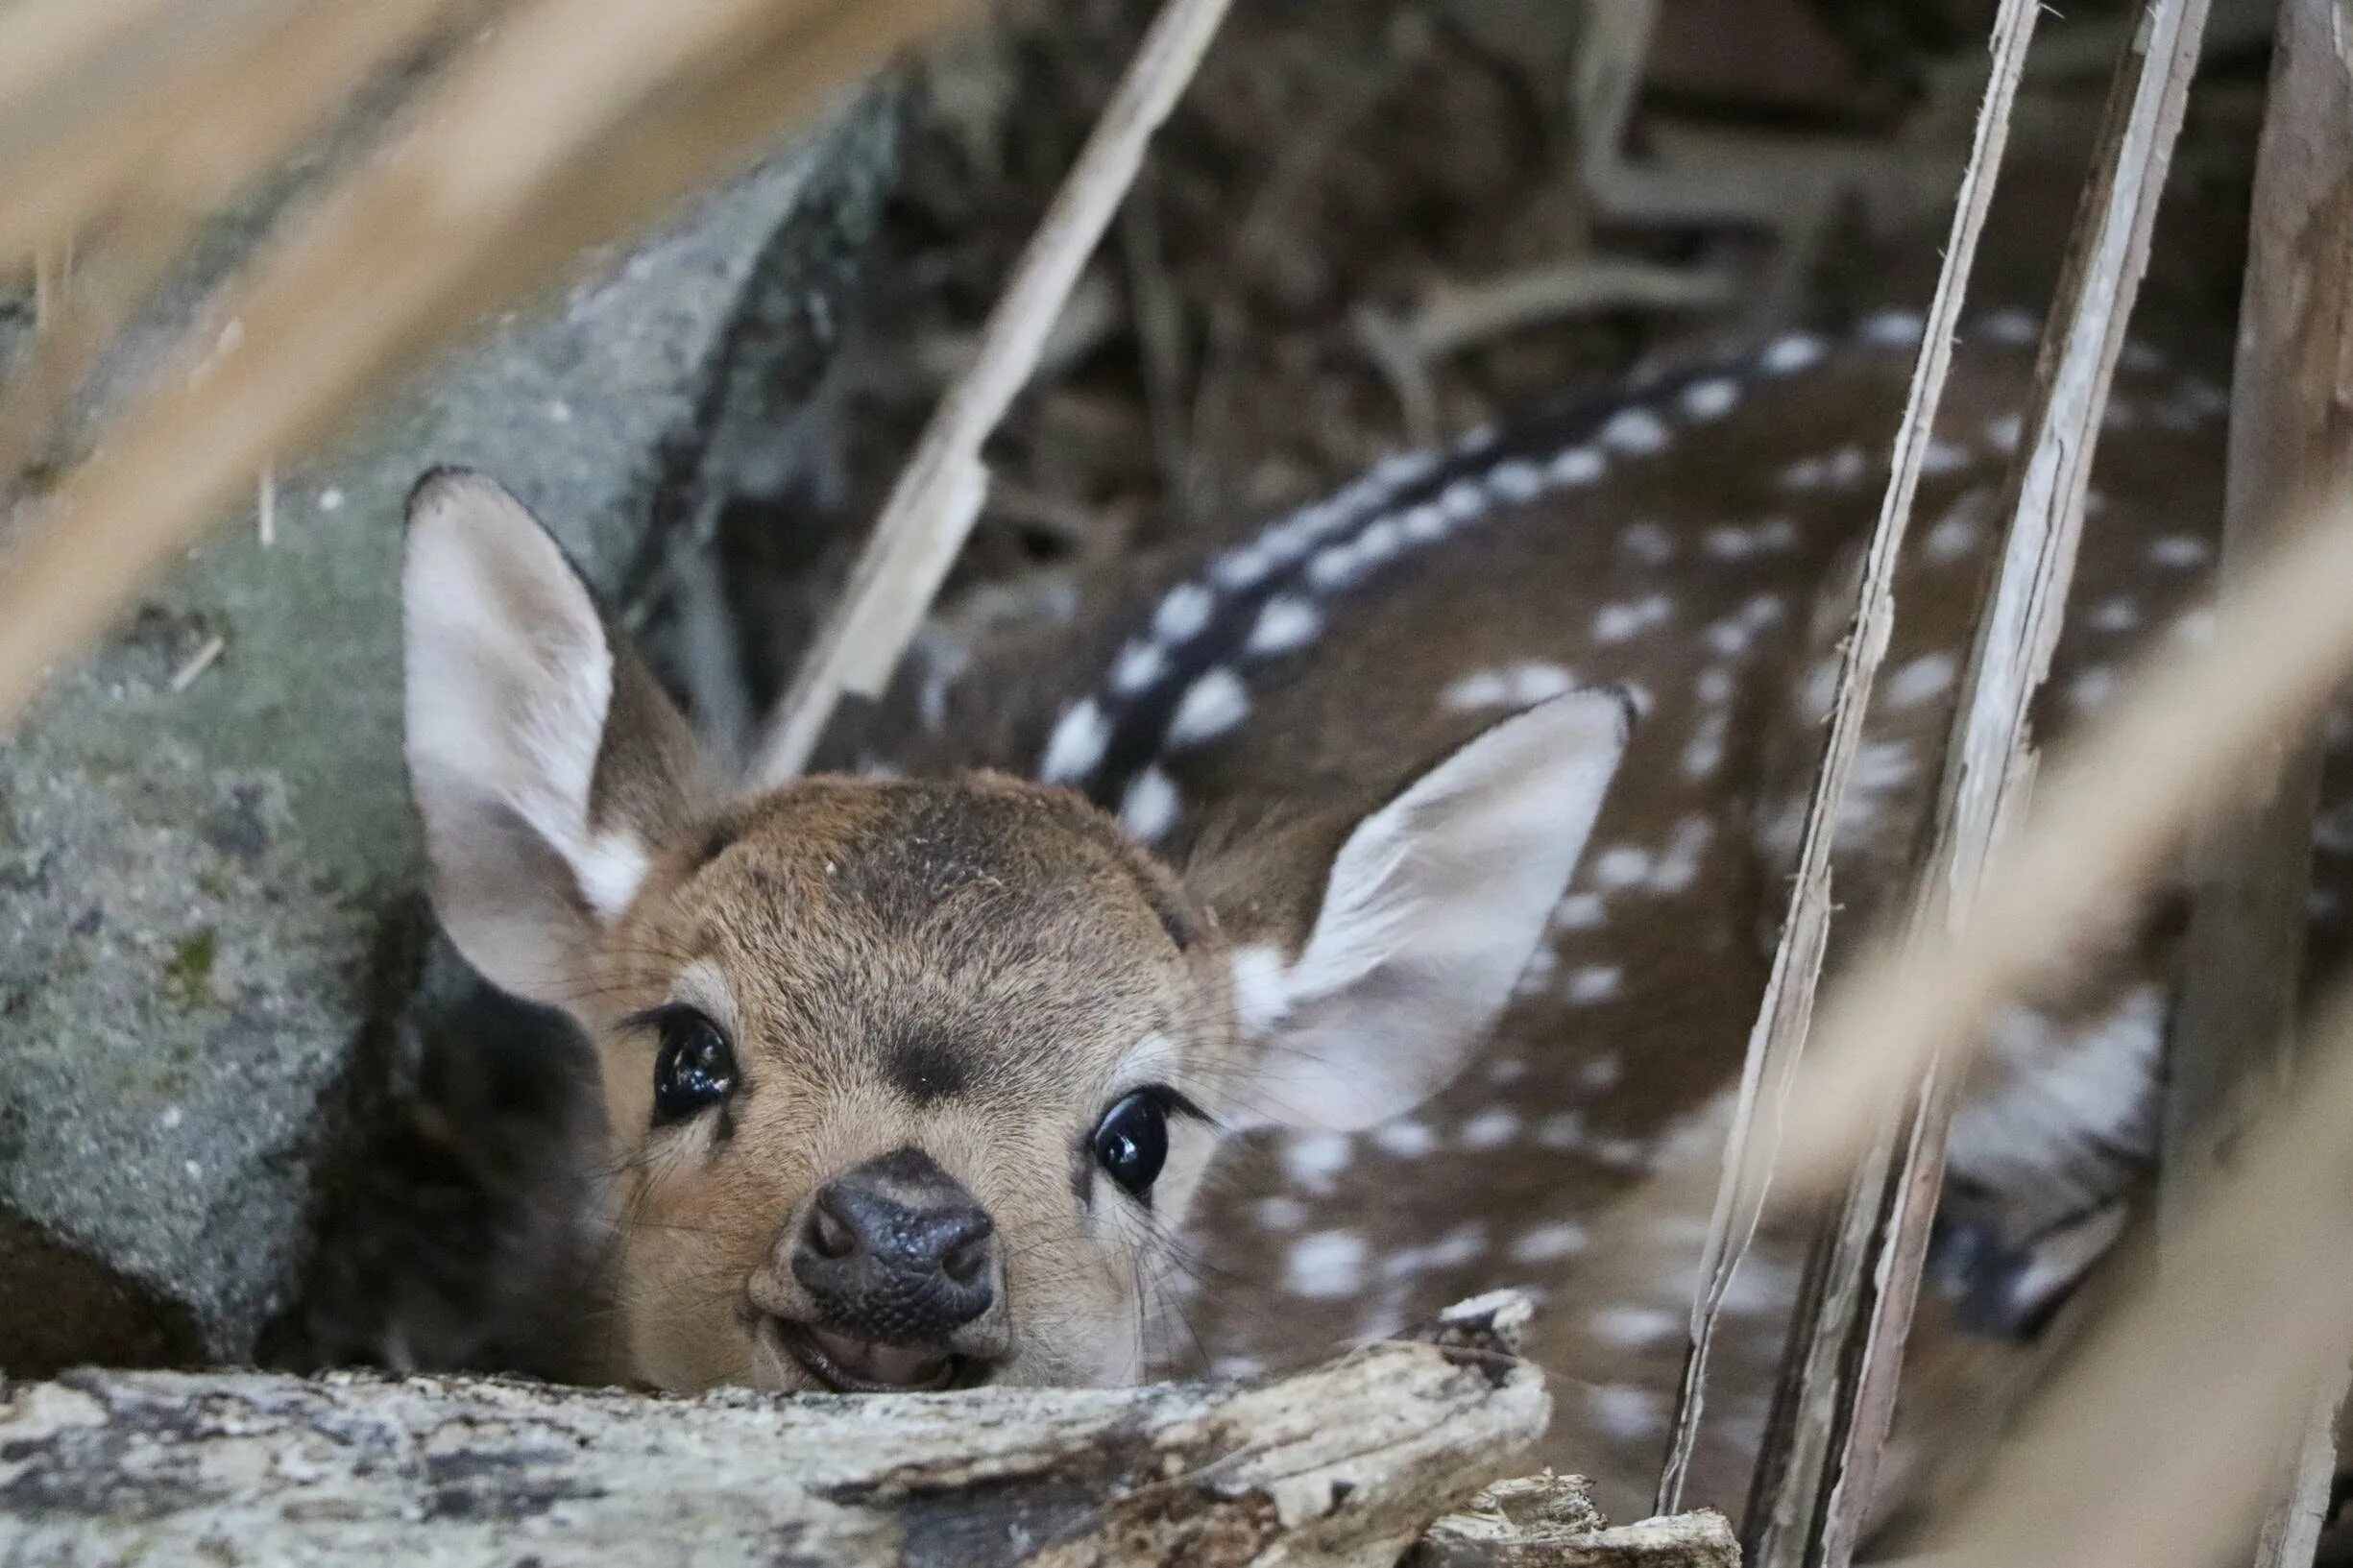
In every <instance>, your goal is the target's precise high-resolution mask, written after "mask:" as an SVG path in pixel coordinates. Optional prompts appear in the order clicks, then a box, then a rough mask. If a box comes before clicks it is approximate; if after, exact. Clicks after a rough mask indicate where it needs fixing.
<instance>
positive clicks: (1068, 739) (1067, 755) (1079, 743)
mask: <svg viewBox="0 0 2353 1568" xmlns="http://www.w3.org/2000/svg"><path fill="white" fill-rule="evenodd" d="M1110 743H1111V720H1110V718H1109V716H1108V715H1106V714H1105V713H1104V711H1103V709H1102V708H1101V707H1100V706H1098V705H1097V703H1096V702H1095V700H1094V699H1093V698H1092V697H1089V698H1088V699H1087V700H1085V701H1084V702H1080V703H1077V704H1074V705H1073V706H1072V708H1071V710H1070V712H1066V713H1064V714H1063V715H1062V717H1061V719H1060V721H1059V722H1057V723H1056V724H1055V727H1054V734H1053V735H1051V736H1048V737H1047V739H1046V757H1045V760H1043V761H1042V762H1040V763H1039V764H1038V768H1037V776H1038V777H1039V778H1040V779H1043V780H1044V781H1045V782H1046V783H1048V784H1075V783H1077V782H1078V781H1079V780H1080V779H1083V778H1085V777H1086V776H1087V775H1088V774H1090V773H1092V772H1094V771H1095V768H1096V765H1097V764H1098V763H1100V762H1101V761H1102V760H1103V754H1104V748H1105V747H1106V746H1108V745H1110Z"/></svg>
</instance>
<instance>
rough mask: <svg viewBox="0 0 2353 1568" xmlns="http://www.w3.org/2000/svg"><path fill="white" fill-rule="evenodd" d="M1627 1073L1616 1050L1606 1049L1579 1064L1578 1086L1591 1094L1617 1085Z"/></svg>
mask: <svg viewBox="0 0 2353 1568" xmlns="http://www.w3.org/2000/svg"><path fill="white" fill-rule="evenodd" d="M1625 1075H1626V1067H1625V1064H1624V1063H1623V1062H1621V1061H1619V1060H1618V1057H1617V1053H1616V1052H1615V1051H1611V1050H1605V1051H1602V1052H1600V1053H1599V1054H1598V1055H1595V1056H1591V1057H1589V1058H1588V1059H1586V1060H1585V1061H1583V1062H1580V1063H1578V1064H1577V1087H1578V1088H1580V1089H1583V1090H1585V1091H1587V1092H1588V1093H1590V1094H1599V1093H1600V1092H1601V1091H1602V1090H1604V1089H1611V1088H1614V1087H1616V1084H1617V1080H1618V1079H1620V1078H1622V1077H1624V1076H1625Z"/></svg>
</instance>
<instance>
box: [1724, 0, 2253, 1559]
mask: <svg viewBox="0 0 2353 1568" xmlns="http://www.w3.org/2000/svg"><path fill="white" fill-rule="evenodd" d="M2206 9H2207V0H2156V3H2155V4H2152V5H2151V6H2150V7H2149V9H2148V10H2147V12H2145V13H2144V16H2143V18H2142V26H2141V27H2140V29H2139V30H2138V31H2136V32H2135V34H2134V35H2133V40H2132V43H2131V46H2130V47H2129V48H2128V49H2127V50H2126V51H2125V53H2124V55H2123V58H2122V59H2121V60H2119V61H2118V64H2117V69H2116V77H2115V84H2114V86H2113V87H2112V88H2111V91H2110V95H2109V100H2108V112H2107V117H2106V121H2105V124H2104V125H2103V126H2102V130H2101V135H2100V137H2099V140H2098V143H2097V144H2096V147H2095V151H2094V155H2093V171H2094V172H2093V175H2092V178H2091V181H2090V182H2089V184H2088V185H2087V187H2086V190H2085V193H2084V201H2083V205H2082V208H2081V210H2080V212H2079V213H2078V216H2077V219H2076V224H2075V230H2074V234H2073V235H2072V236H2071V238H2070V241H2069V246H2068V251H2067V260H2066V265H2065V268H2064V269H2063V273H2062V276H2061V278H2060V283H2059V289H2058V305H2059V307H2058V309H2057V310H2055V311H2054V312H2053V313H2052V318H2051V321H2050V324H2049V326H2047V328H2046V336H2045V339H2044V347H2043V352H2042V355H2041V357H2040V359H2039V361H2038V363H2037V366H2036V375H2035V387H2034V394H2033V397H2032V399H2031V401H2030V403H2029V417H2028V420H2027V432H2028V433H2027V436H2026V441H2025V443H2024V445H2023V446H2022V449H2021V451H2020V454H2019V456H2018V458H2017V460H2016V461H2015V462H2014V463H2013V464H2012V467H2011V472H2010V476H2009V479H2008V482H2007V486H2006V495H2005V499H2006V502H2007V510H2008V511H2009V513H2010V523H2009V528H2008V532H2007V536H2006V538H2005V541H2004V545H2003V551H2002V557H2001V566H2000V568H1999V571H1998V574H1997V576H1996V578H1995V581H1994V585H1993V589H1992V591H1991V594H1990V595H1989V597H1988V599H1987V601H1986V603H1985V604H1984V606H1983V607H1982V608H1981V611H1980V614H1979V616H1978V621H1977V644H1976V646H1975V648H1974V649H1973V650H1972V656H1971V659H1970V662H1969V667H1968V669H1967V671H1966V672H1965V673H1964V675H1963V678H1962V683H1961V691H1960V696H1959V699H1958V701H1957V705H1956V708H1955V712H1954V718H1953V735H1952V738H1951V740H1950V742H1949V743H1948V746H1947V749H1946V754H1945V765H1944V771H1943V776H1942V779H1941V781H1940V784H1939V786H1938V791H1937V798H1936V804H1935V808H1934V812H1933V815H1932V817H1931V824H1932V826H1931V830H1930V833H1929V837H1928V854H1927V856H1926V857H1925V859H1924V861H1923V863H1922V865H1921V868H1920V871H1919V874H1918V876H1917V877H1916V878H1915V880H1914V885H1915V889H1916V891H1915V892H1914V895H1913V904H1912V912H1911V924H1912V931H1913V937H1914V939H1915V940H1917V939H1919V937H1920V936H1921V935H1923V934H1926V933H1935V934H1937V935H1943V934H1945V933H1948V932H1950V931H1951V930H1953V929H1955V928H1956V927H1958V926H1959V925H1961V924H1962V923H1963V922H1964V921H1966V920H1967V918H1968V915H1969V911H1970V908H1971V905H1972V904H1973V903H1974V901H1975V899H1976V896H1977V887H1978V884H1979V881H1980V879H1981V878H1982V876H1983V872H1984V866H1985V861H1986V857H1987V856H1989V855H1990V854H1991V853H1992V851H1993V847H1994V845H1995V844H1996V843H1998V842H2000V840H2001V836H2002V834H2003V832H2005V831H2006V829H2007V828H2008V827H2009V826H2010V824H2011V821H2012V819H2013V818H2014V817H2015V815H2016V813H2017V812H2018V811H2019V809H2021V808H2022V806H2023V803H2024V800H2025V798H2026V792H2027V788H2028V785H2029V782H2030V781H2031V780H2032V778H2033V775H2034V766H2035V756H2034V752H2033V748H2032V737H2031V736H2030V734H2029V731H2028V708H2029V705H2030V704H2031V702H2032V700H2033V697H2034V694H2035V692H2036V691H2038V690H2039V689H2040V688H2041V687H2042V684H2043V682H2044V680H2045V678H2046V677H2047V676H2048V674H2049V673H2050V656H2051V653H2052V650H2053V649H2054V648H2055V647H2056V646H2057V644H2058V639H2059V630H2060V626H2061V623H2062V620H2063V617H2064V615H2065V609H2066V603H2067V591H2068V589H2069V587H2070V585H2071V584H2072V583H2073V582H2074V564H2075V553H2076V547H2077V544H2078V542H2079V541H2080V539H2081V537H2082V531H2083V499H2084V493H2085V490H2086V489H2087V487H2088V485H2089V483H2090V478H2091V469H2092V457H2093V452H2094V450H2095V449H2096V448H2097V446H2098V441H2099V422H2100V415H2101V412H2102V410H2103V409H2104V408H2105V407H2106V405H2107V399H2108V388H2109V384H2110V381H2111V379H2112V376H2113V374H2114V371H2115V368H2116V360H2117V356H2118V354H2119V353H2121V352H2122V350H2123V344H2124V328H2125V325H2126V322H2127V320H2128V319H2129V317H2130V315H2131V312H2132V304H2133V301H2134V299H2135V297H2136V296H2137V295H2138V293H2139V289H2140V281H2141V276H2142V273H2143V272H2144V270H2145V269H2146V267H2147V257H2148V239H2149V232H2150V229H2152V228H2153V226H2154V224H2155V221H2156V214H2157V207H2158V205H2159V202H2160V200H2161V198H2162V197H2163V194H2164V190H2165V179H2166V170H2167V167H2168V165H2169V164H2170V162H2171V154H2172V147H2173V142H2174V139H2175V137H2176V136H2177V135H2178V133H2180V130H2181V121H2182V115H2183V112H2184V110H2185V109H2186V107H2187V103H2188V98H2189V91H2190V80H2191V77H2192V76H2193V75H2194V74H2195V70H2196V68H2197V60H2198V58H2199V36H2200V33H2201V31H2202V29H2203V28H2204V26H2205V21H2206ZM1955 1082H1956V1079H1955V1077H1954V1075H1953V1074H1951V1073H1941V1072H1938V1071H1937V1070H1936V1068H1935V1066H1934V1064H1933V1062H1931V1064H1930V1066H1929V1070H1928V1073H1927V1075H1926V1077H1925V1080H1924V1082H1923V1083H1922V1085H1921V1087H1920V1090H1919V1092H1918V1095H1917V1098H1915V1099H1914V1101H1913V1102H1912V1104H1911V1105H1910V1106H1909V1107H1908V1109H1907V1110H1904V1111H1903V1112H1901V1113H1900V1114H1899V1115H1896V1116H1892V1117H1887V1118H1884V1119H1883V1120H1882V1122H1881V1133H1880V1138H1879V1139H1878V1140H1877V1141H1876V1142H1875V1145H1874V1147H1873V1152H1872V1154H1871V1155H1870V1156H1869V1157H1868V1158H1866V1159H1865V1161H1864V1162H1863V1164H1862V1167H1861V1169H1860V1170H1857V1172H1856V1177H1855V1180H1854V1182H1853V1183H1852V1184H1851V1185H1850V1187H1849V1188H1848V1192H1847V1195H1846V1199H1845V1202H1844V1205H1843V1207H1842V1209H1841V1211H1840V1215H1839V1218H1838V1221H1837V1225H1836V1234H1837V1241H1836V1242H1834V1243H1833V1244H1832V1245H1831V1248H1829V1249H1828V1250H1827V1251H1826V1252H1825V1253H1824V1254H1822V1255H1821V1256H1822V1258H1823V1260H1824V1266H1825V1270H1826V1271H1825V1275H1824V1278H1823V1279H1822V1281H1821V1282H1820V1285H1819V1288H1818V1289H1815V1290H1812V1291H1807V1292H1806V1294H1807V1299H1808V1301H1809V1302H1810V1303H1811V1304H1812V1305H1813V1308H1814V1311H1813V1312H1812V1313H1811V1314H1810V1315H1808V1317H1807V1319H1806V1320H1805V1321H1804V1325H1803V1326H1802V1327H1801V1328H1799V1329H1798V1330H1796V1331H1794V1332H1793V1342H1794V1340H1795V1339H1797V1338H1800V1337H1803V1338H1807V1339H1809V1341H1810V1347H1809V1352H1808V1355H1807V1358H1806V1361H1805V1363H1804V1364H1803V1366H1802V1367H1801V1368H1799V1369H1796V1370H1794V1371H1793V1373H1792V1374H1791V1377H1790V1381H1789V1382H1788V1383H1787V1384H1785V1385H1784V1389H1783V1394H1784V1397H1785V1398H1786V1399H1787V1401H1788V1404H1789V1409H1790V1410H1791V1411H1797V1410H1808V1409H1809V1410H1815V1411H1827V1412H1828V1414H1829V1415H1830V1417H1831V1422H1830V1432H1829V1433H1828V1434H1826V1435H1827V1436H1829V1437H1830V1439H1831V1441H1830V1443H1829V1444H1828V1446H1827V1447H1826V1450H1825V1464H1824V1469H1823V1472H1822V1474H1821V1476H1820V1478H1819V1480H1818V1481H1817V1482H1816V1483H1815V1484H1814V1485H1813V1486H1812V1487H1811V1488H1809V1489H1808V1490H1807V1495H1806V1496H1805V1497H1804V1498H1803V1500H1802V1501H1803V1504H1804V1508H1803V1511H1799V1510H1798V1509H1797V1508H1783V1509H1782V1510H1780V1512H1778V1513H1777V1515H1776V1520H1777V1523H1778V1522H1779V1521H1780V1520H1782V1519H1803V1520H1805V1521H1807V1524H1806V1525H1805V1527H1804V1528H1803V1529H1802V1530H1801V1531H1800V1532H1798V1534H1799V1535H1801V1536H1802V1535H1815V1539H1814V1540H1813V1541H1812V1542H1811V1543H1810V1544H1809V1545H1807V1547H1806V1549H1805V1551H1804V1552H1803V1554H1802V1555H1801V1554H1800V1553H1799V1552H1797V1551H1796V1550H1795V1549H1794V1544H1795V1543H1793V1547H1792V1550H1790V1551H1789V1552H1788V1554H1787V1555H1786V1556H1784V1557H1783V1558H1782V1559H1781V1560H1787V1561H1791V1562H1796V1561H1800V1560H1804V1561H1807V1562H1816V1563H1821V1564H1825V1565H1827V1568H1845V1564H1846V1563H1848V1562H1849V1561H1851V1560H1852V1559H1853V1556H1854V1554H1855V1551H1856V1547H1857V1546H1858V1545H1859V1544H1860V1540H1861V1536H1862V1532H1863V1530H1864V1527H1865V1524H1866V1522H1867V1520H1868V1518H1869V1515H1870V1509H1871V1505H1872V1499H1873V1493H1874V1491H1875V1489H1876V1483H1877V1480H1878V1474H1879V1457H1880V1451H1881V1449H1882V1447H1883V1445H1884V1444H1885V1442H1886V1440H1887V1435H1888V1431H1889V1428H1890V1426H1891V1424H1892V1422H1893V1419H1894V1413H1895V1401H1896V1385H1897V1381H1898V1379H1899V1377H1900V1375H1901V1372H1902V1368H1903V1358H1904V1344H1905V1342H1906V1339H1907V1337H1908V1331H1909V1328H1910V1324H1911V1315H1912V1309H1913V1306H1914V1305H1915V1304H1916V1302H1917V1300H1918V1296H1919V1290H1920V1273H1921V1268H1922V1266H1923V1265H1924V1264H1925V1262H1926V1260H1927V1256H1928V1226H1929V1222H1930V1221H1931V1220H1932V1219H1933V1218H1935V1213H1936V1199H1937V1194H1938V1192H1939V1190H1940V1189H1941V1187H1942V1185H1943V1181H1944V1169H1945V1140H1946V1133H1947V1129H1948V1125H1949V1123H1950V1122H1951V1120H1952V1114H1953V1092H1954V1085H1955ZM1817 1430H1818V1429H1817ZM1816 1532H1818V1534H1816ZM1758 1557H1759V1560H1760V1561H1763V1562H1766V1563H1771V1562H1773V1561H1775V1560H1776V1558H1775V1557H1773V1556H1768V1555H1767V1554H1765V1553H1763V1552H1761V1551H1760V1552H1759V1554H1758Z"/></svg>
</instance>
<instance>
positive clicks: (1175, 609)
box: [1152, 583, 1217, 643]
mask: <svg viewBox="0 0 2353 1568" xmlns="http://www.w3.org/2000/svg"><path fill="white" fill-rule="evenodd" d="M1216 609H1217V596H1216V595H1215V594H1213V593H1211V592H1210V591H1208V590H1207V589H1205V588H1203V587H1201V584H1199V583H1179V584H1177V585H1176V587H1175V588H1172V589H1170V590H1169V591H1168V595H1167V596H1166V597H1165V598H1163V599H1162V600H1161V601H1160V608H1159V609H1157V610H1155V611H1153V612H1152V630H1153V631H1154V632H1156V633H1158V634H1159V636H1160V638H1161V639H1162V640H1164V641H1167V642H1171V643H1177V642H1188V641H1191V640H1192V639H1194V638H1197V637H1199V636H1200V635H1201V629H1202V628H1203V627H1205V626H1207V625H1208V624H1209V616H1210V615H1211V614H1212V613H1213V612H1214V611H1215V610H1216Z"/></svg>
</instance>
